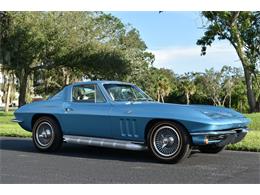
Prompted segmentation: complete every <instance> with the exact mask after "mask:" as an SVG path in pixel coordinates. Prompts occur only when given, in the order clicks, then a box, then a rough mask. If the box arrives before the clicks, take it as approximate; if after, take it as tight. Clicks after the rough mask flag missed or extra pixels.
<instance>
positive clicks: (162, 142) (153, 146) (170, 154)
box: [147, 121, 191, 163]
mask: <svg viewBox="0 0 260 195" xmlns="http://www.w3.org/2000/svg"><path fill="white" fill-rule="evenodd" d="M147 144H148V147H149V150H150V151H151V152H152V154H153V155H154V156H155V157H156V158H157V159H158V160H159V161H161V162H164V163H177V162H179V161H181V160H184V159H185V158H187V157H188V156H189V154H190V151H191V148H190V139H189V134H188V133H187V131H186V129H185V128H184V127H182V126H181V125H179V124H178V123H174V122H167V121H162V122H158V123H156V124H155V125H154V126H153V127H152V128H151V129H150V131H149V133H148V136H147Z"/></svg>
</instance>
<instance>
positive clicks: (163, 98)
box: [161, 94, 164, 103]
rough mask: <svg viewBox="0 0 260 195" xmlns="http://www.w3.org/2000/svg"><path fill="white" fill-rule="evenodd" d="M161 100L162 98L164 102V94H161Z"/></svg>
mask: <svg viewBox="0 0 260 195" xmlns="http://www.w3.org/2000/svg"><path fill="white" fill-rule="evenodd" d="M161 100H162V103H164V98H163V95H162V94H161Z"/></svg>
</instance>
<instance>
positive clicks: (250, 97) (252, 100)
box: [231, 26, 259, 113]
mask: <svg viewBox="0 0 260 195" xmlns="http://www.w3.org/2000/svg"><path fill="white" fill-rule="evenodd" d="M233 28H234V29H235V30H234V32H237V26H233ZM232 36H233V37H234V38H235V39H236V40H237V45H236V44H235V43H234V42H232V41H231V44H232V45H233V46H234V48H235V49H236V52H237V55H238V57H239V59H240V61H241V63H242V65H243V69H244V75H245V81H246V90H247V101H248V104H249V109H250V110H249V112H250V113H252V112H256V111H257V110H256V97H255V93H254V91H253V82H252V73H251V72H250V70H249V67H250V61H249V60H248V58H247V56H246V54H245V52H244V51H243V42H242V40H241V37H240V36H239V34H238V33H233V34H232ZM258 111H259V110H258Z"/></svg>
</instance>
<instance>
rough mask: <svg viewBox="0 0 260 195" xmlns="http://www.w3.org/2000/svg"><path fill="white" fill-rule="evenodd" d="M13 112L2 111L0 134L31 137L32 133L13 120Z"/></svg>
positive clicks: (0, 113)
mask: <svg viewBox="0 0 260 195" xmlns="http://www.w3.org/2000/svg"><path fill="white" fill-rule="evenodd" d="M12 118H14V115H13V112H8V113H4V112H0V136H9V137H31V136H32V133H30V132H28V131H25V130H23V129H22V128H21V127H20V126H19V125H18V124H17V123H14V122H12V121H11V120H12Z"/></svg>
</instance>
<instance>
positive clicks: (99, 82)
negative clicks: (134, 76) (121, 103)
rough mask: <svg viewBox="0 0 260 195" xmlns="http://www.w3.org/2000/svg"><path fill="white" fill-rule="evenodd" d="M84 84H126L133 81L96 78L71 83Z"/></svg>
mask: <svg viewBox="0 0 260 195" xmlns="http://www.w3.org/2000/svg"><path fill="white" fill-rule="evenodd" d="M84 84H125V85H132V84H131V83H127V82H122V81H108V80H95V81H81V82H76V83H73V84H71V85H73V86H74V85H84Z"/></svg>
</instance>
